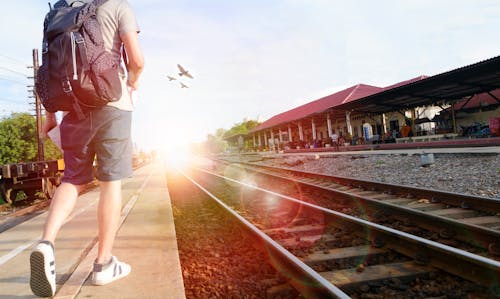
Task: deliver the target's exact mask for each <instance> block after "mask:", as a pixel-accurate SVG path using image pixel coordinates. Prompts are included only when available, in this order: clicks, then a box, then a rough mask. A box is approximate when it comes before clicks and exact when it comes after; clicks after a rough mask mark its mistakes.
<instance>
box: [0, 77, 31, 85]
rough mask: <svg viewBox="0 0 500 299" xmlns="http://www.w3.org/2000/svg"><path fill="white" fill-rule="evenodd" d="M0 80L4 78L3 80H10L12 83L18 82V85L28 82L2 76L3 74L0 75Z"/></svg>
mask: <svg viewBox="0 0 500 299" xmlns="http://www.w3.org/2000/svg"><path fill="white" fill-rule="evenodd" d="M0 80H5V81H9V82H12V83H16V84H20V85H26V84H28V82H21V81H19V80H15V79H11V78H7V77H3V76H0Z"/></svg>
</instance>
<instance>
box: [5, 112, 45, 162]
mask: <svg viewBox="0 0 500 299" xmlns="http://www.w3.org/2000/svg"><path fill="white" fill-rule="evenodd" d="M36 155H37V142H36V120H35V118H34V117H33V116H31V115H30V114H29V113H12V114H11V116H10V117H8V118H4V119H2V120H1V121H0V164H6V163H17V162H21V161H24V162H27V161H34V160H36Z"/></svg>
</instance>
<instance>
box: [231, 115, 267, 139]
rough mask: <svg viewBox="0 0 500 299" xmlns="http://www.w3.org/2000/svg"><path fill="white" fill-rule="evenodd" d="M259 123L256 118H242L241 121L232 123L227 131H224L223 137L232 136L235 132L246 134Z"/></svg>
mask: <svg viewBox="0 0 500 299" xmlns="http://www.w3.org/2000/svg"><path fill="white" fill-rule="evenodd" d="M259 124H260V123H259V122H258V121H256V120H247V119H244V120H243V121H242V122H241V123H236V124H234V125H233V127H232V128H231V129H229V131H226V133H225V134H224V138H227V137H231V136H234V135H236V134H247V133H248V132H249V131H250V130H251V129H253V128H255V127H257V126H258V125H259Z"/></svg>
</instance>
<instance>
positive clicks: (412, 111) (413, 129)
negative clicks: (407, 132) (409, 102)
mask: <svg viewBox="0 0 500 299" xmlns="http://www.w3.org/2000/svg"><path fill="white" fill-rule="evenodd" d="M415 114H416V113H415V108H412V109H411V131H412V132H413V133H414V134H415V136H417V130H415Z"/></svg>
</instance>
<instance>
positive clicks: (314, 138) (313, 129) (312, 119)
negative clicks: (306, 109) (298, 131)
mask: <svg viewBox="0 0 500 299" xmlns="http://www.w3.org/2000/svg"><path fill="white" fill-rule="evenodd" d="M311 129H312V133H313V140H316V125H315V124H314V118H311Z"/></svg>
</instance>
